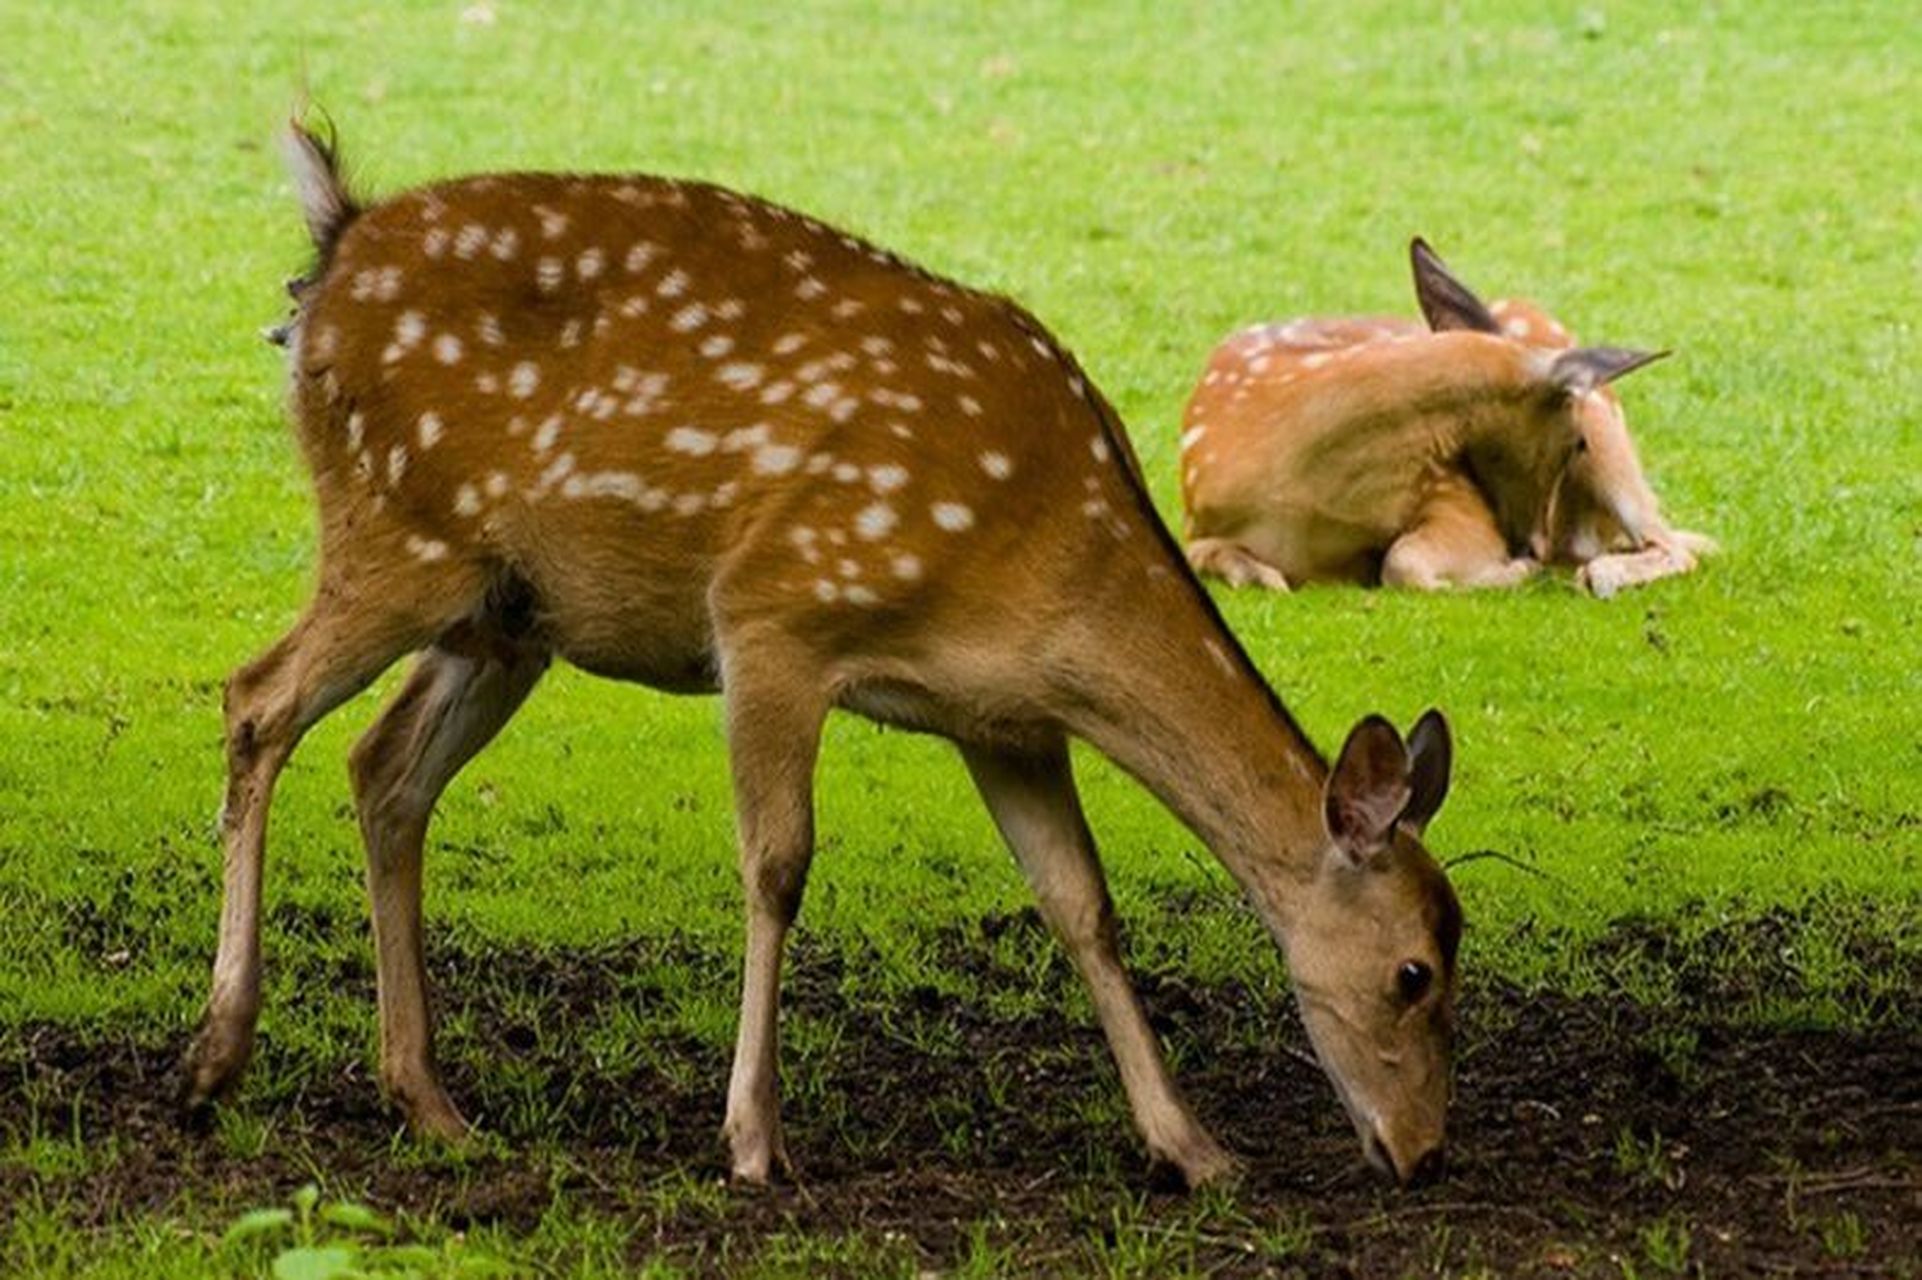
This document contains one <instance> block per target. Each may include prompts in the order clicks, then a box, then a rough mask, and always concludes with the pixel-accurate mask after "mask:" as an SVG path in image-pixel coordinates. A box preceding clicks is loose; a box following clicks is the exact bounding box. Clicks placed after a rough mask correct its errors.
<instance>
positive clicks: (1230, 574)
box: [1184, 538, 1288, 591]
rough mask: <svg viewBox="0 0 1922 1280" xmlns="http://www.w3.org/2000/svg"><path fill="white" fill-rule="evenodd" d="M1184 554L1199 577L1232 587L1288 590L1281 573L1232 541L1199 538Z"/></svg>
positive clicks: (1286, 581)
mask: <svg viewBox="0 0 1922 1280" xmlns="http://www.w3.org/2000/svg"><path fill="white" fill-rule="evenodd" d="M1184 550H1185V551H1186V553H1187V556H1188V563H1189V564H1190V565H1191V566H1193V568H1194V571H1195V572H1196V573H1199V574H1202V575H1204V576H1206V577H1211V578H1220V579H1221V580H1222V581H1223V582H1225V583H1227V584H1228V585H1229V586H1231V587H1266V588H1267V589H1268V590H1270V591H1286V590H1288V579H1287V578H1286V577H1284V576H1283V575H1282V572H1281V570H1279V569H1277V568H1275V566H1273V565H1271V564H1269V563H1268V562H1267V561H1266V560H1263V559H1262V558H1261V557H1260V556H1258V555H1256V554H1255V553H1254V552H1253V551H1250V550H1249V549H1248V548H1247V547H1245V546H1243V545H1242V544H1241V543H1239V542H1236V541H1235V540H1234V539H1232V538H1196V539H1194V540H1193V541H1192V542H1190V543H1188V545H1187V546H1186V547H1185V548H1184Z"/></svg>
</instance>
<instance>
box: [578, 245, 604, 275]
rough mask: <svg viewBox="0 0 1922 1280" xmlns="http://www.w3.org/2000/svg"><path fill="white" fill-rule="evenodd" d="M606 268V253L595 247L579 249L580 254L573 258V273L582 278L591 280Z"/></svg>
mask: <svg viewBox="0 0 1922 1280" xmlns="http://www.w3.org/2000/svg"><path fill="white" fill-rule="evenodd" d="M606 268H607V254H606V253H604V252H602V251H601V250H600V249H597V248H589V249H583V250H581V256H580V257H578V258H576V259H574V274H575V275H577V276H579V277H580V278H581V279H583V280H592V279H594V278H595V277H596V276H598V275H600V274H601V272H602V271H604V270H606Z"/></svg>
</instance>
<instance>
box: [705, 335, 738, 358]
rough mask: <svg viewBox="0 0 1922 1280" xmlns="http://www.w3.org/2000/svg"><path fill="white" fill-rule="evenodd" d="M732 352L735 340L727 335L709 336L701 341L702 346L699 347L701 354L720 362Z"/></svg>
mask: <svg viewBox="0 0 1922 1280" xmlns="http://www.w3.org/2000/svg"><path fill="white" fill-rule="evenodd" d="M732 350H734V339H732V338H730V337H728V336H727V335H726V334H725V333H710V334H708V335H707V337H705V338H703V339H701V345H700V347H699V351H700V353H701V354H702V355H704V356H706V357H707V358H708V359H710V360H719V359H720V358H721V357H722V356H724V355H726V354H727V353H728V352H730V351H732Z"/></svg>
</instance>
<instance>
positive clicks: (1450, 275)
mask: <svg viewBox="0 0 1922 1280" xmlns="http://www.w3.org/2000/svg"><path fill="white" fill-rule="evenodd" d="M1408 260H1409V262H1410V264H1411V265H1412V266H1413V267H1414V269H1415V300H1416V301H1417V302H1419V303H1421V313H1422V315H1424V316H1425V317H1427V319H1428V327H1429V328H1430V329H1433V330H1434V331H1435V332H1436V333H1441V332H1443V331H1445V330H1448V329H1473V330H1475V331H1476V332H1477V333H1500V332H1501V331H1502V327H1501V325H1500V324H1499V323H1498V322H1497V321H1496V319H1495V317H1494V316H1493V315H1492V314H1490V313H1489V310H1488V308H1487V307H1486V306H1485V305H1483V303H1482V300H1481V299H1480V298H1477V297H1476V296H1475V291H1474V290H1473V289H1470V288H1469V287H1468V286H1467V285H1465V284H1463V283H1462V282H1461V281H1460V280H1457V279H1456V278H1455V273H1454V272H1452V271H1450V270H1449V269H1448V267H1447V266H1446V265H1445V264H1444V263H1443V262H1442V260H1441V258H1439V257H1438V256H1436V253H1435V251H1434V250H1433V249H1431V248H1429V247H1428V242H1427V241H1426V240H1424V239H1422V238H1421V237H1420V236H1416V237H1415V239H1414V241H1413V242H1412V243H1411V244H1410V245H1409V246H1408Z"/></svg>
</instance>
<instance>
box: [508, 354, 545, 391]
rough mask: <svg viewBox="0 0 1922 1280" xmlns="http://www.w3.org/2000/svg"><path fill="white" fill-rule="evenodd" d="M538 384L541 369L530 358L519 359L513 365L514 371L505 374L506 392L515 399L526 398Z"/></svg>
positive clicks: (539, 382) (539, 383)
mask: <svg viewBox="0 0 1922 1280" xmlns="http://www.w3.org/2000/svg"><path fill="white" fill-rule="evenodd" d="M540 385H541V369H540V366H539V365H537V364H535V363H534V362H533V361H532V360H523V361H521V362H520V363H519V364H517V365H515V366H514V371H513V372H512V373H510V374H508V375H507V393H508V394H509V395H511V396H513V397H514V398H515V399H516V400H525V399H527V397H529V396H531V395H533V394H534V389H535V388H536V387H538V386H540Z"/></svg>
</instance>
